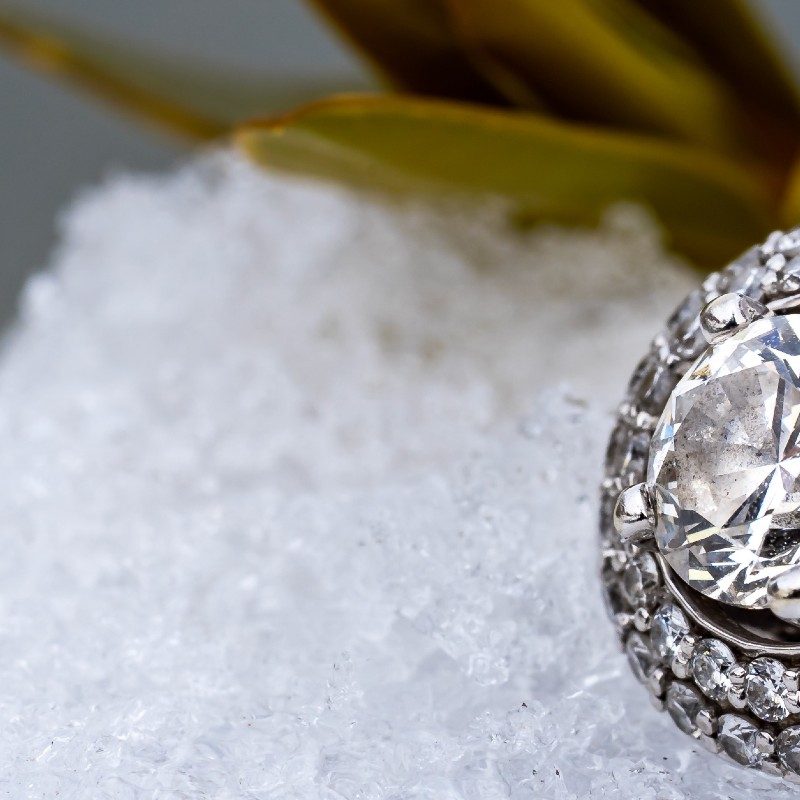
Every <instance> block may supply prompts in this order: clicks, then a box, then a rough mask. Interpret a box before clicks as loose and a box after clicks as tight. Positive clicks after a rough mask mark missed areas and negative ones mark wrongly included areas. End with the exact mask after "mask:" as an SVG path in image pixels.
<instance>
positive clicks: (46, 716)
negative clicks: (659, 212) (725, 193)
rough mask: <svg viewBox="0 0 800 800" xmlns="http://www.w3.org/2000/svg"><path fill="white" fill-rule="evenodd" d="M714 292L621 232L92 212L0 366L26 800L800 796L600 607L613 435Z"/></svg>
mask: <svg viewBox="0 0 800 800" xmlns="http://www.w3.org/2000/svg"><path fill="white" fill-rule="evenodd" d="M693 280H694V279H693V278H691V277H690V276H689V275H688V274H685V273H681V272H680V271H679V269H678V267H677V266H676V264H675V263H674V262H671V261H670V259H668V258H667V257H666V256H665V255H664V254H663V252H662V251H661V250H660V247H659V244H658V237H657V234H656V233H655V232H654V230H653V229H652V227H651V226H650V225H649V224H648V223H647V221H646V220H645V219H644V218H643V217H642V215H641V214H640V213H638V212H635V211H631V210H624V211H621V212H616V213H615V214H613V215H612V216H611V218H610V219H609V221H608V222H607V223H606V224H605V225H604V226H603V228H602V229H601V230H600V231H596V232H590V231H575V230H558V229H545V228H540V229H538V230H536V231H534V232H531V233H530V234H527V235H524V236H522V235H519V234H514V233H512V232H511V231H509V230H508V229H507V228H505V226H504V225H503V223H502V214H501V213H499V212H498V211H497V210H492V209H483V210H480V211H476V210H473V211H471V212H466V211H465V212H458V213H457V212H455V211H453V210H448V209H439V210H438V211H435V212H434V211H432V210H431V209H425V208H421V207H413V206H412V207H406V208H395V209H389V208H384V207H380V206H379V205H376V204H375V203H372V202H370V201H368V200H366V199H363V198H358V197H355V196H352V195H350V194H347V193H345V192H339V191H335V190H333V189H328V188H321V187H315V186H312V185H301V184H296V183H294V184H293V183H290V182H288V181H285V180H281V179H276V178H266V177H264V176H263V175H262V174H260V173H257V172H256V171H255V170H254V169H252V168H251V167H249V166H247V165H246V164H244V163H242V162H240V161H238V160H236V159H235V158H233V157H229V156H225V155H210V156H207V157H205V158H203V159H201V160H200V161H199V162H197V163H194V164H190V165H188V166H186V167H184V168H182V169H180V170H179V171H177V172H176V173H175V174H174V175H169V176H166V177H158V178H154V177H148V178H141V177H130V176H119V177H116V178H114V179H112V180H110V181H109V182H108V184H107V185H106V186H104V187H102V188H100V189H98V190H96V191H94V192H91V193H89V194H88V195H86V196H85V197H84V198H82V199H81V200H80V201H79V202H77V203H76V204H75V205H74V207H73V208H72V209H71V210H70V211H69V212H68V214H67V215H66V217H65V221H64V225H63V237H62V243H61V245H60V247H59V249H58V252H57V253H56V254H55V256H54V258H53V263H52V266H51V268H50V269H49V270H48V271H47V272H46V273H44V274H43V275H42V276H41V277H39V278H37V279H35V280H34V281H32V282H31V284H30V286H29V287H28V291H27V292H26V296H25V299H24V302H23V307H22V310H21V314H20V320H19V323H18V325H17V326H16V329H15V331H14V332H13V334H12V335H11V336H10V338H9V339H8V343H7V346H6V349H5V352H4V354H3V356H2V361H0V441H2V443H3V446H2V448H0V530H2V536H3V539H2V541H3V557H2V559H0V655H2V658H0V719H1V720H2V726H0V796H2V797H9V798H14V799H15V800H17V798H48V799H50V798H58V799H59V800H67V799H71V798H91V800H101V799H102V798H119V799H120V800H128V799H131V800H132V799H133V798H137V799H138V798H153V799H154V800H179V799H180V800H183V799H184V798H209V799H211V798H213V799H214V800H226V799H227V798H242V799H243V800H245V799H246V800H255V798H258V799H259V800H263V799H266V798H269V800H273V799H277V798H280V799H282V798H303V799H304V800H305V799H306V798H325V800H339V799H340V798H346V799H347V800H378V799H379V798H383V799H385V800H411V798H420V799H421V798H425V799H426V800H450V798H468V799H469V800H494V798H514V800H521V798H537V799H538V798H595V797H597V798H600V797H603V798H625V800H630V799H631V798H653V799H654V800H655V798H659V799H660V800H664V799H667V798H692V800H705V799H706V798H728V797H747V798H753V797H770V798H781V797H784V796H785V797H789V796H790V794H791V792H790V790H788V789H786V790H784V789H782V788H780V783H778V782H776V781H775V780H774V779H770V778H766V777H763V776H759V775H756V774H751V773H749V772H747V771H745V770H743V769H741V768H736V767H733V766H729V765H727V764H725V763H723V762H722V761H721V760H719V759H718V758H715V757H713V756H710V755H708V754H706V753H705V752H703V751H702V750H699V749H698V748H697V747H696V746H695V745H694V744H693V742H692V741H691V740H690V739H688V738H686V737H685V736H683V734H681V733H679V732H678V730H677V729H676V728H675V726H674V725H673V724H672V722H671V721H670V720H669V719H668V718H667V717H665V716H664V715H660V714H657V713H656V712H655V711H654V710H653V709H652V708H650V706H649V703H648V701H647V700H646V692H645V690H644V689H643V688H642V687H641V686H639V685H637V684H636V683H635V681H634V679H633V677H632V676H631V675H630V673H629V670H628V667H627V665H626V664H625V662H624V659H623V657H622V656H621V655H620V654H619V653H618V651H617V648H616V644H615V639H614V634H613V633H612V629H611V625H610V623H608V622H607V621H606V619H605V615H604V612H603V610H602V607H601V600H600V589H599V582H598V578H597V575H596V570H597V553H596V541H597V538H596V529H595V505H596V485H597V482H598V480H599V477H600V472H601V462H602V452H603V449H604V444H605V442H604V440H605V437H606V433H607V430H608V428H609V426H610V413H609V412H610V410H611V409H612V408H613V407H614V405H615V404H616V402H617V401H618V400H619V398H620V396H621V394H622V391H623V386H624V381H625V380H626V378H627V374H628V373H629V372H630V370H631V368H632V366H633V364H634V362H635V361H636V359H637V357H638V356H639V355H640V354H641V353H643V352H644V350H645V348H646V343H647V341H648V339H649V338H650V336H651V335H652V334H653V333H654V332H655V331H656V329H657V328H658V327H659V326H660V325H661V323H662V321H663V319H664V318H665V316H666V314H667V313H668V311H669V309H670V307H671V306H672V305H673V304H674V303H675V302H676V301H677V299H678V298H679V297H680V296H681V294H683V293H684V292H685V291H686V290H687V289H688V288H689V287H690V286H691V283H692V281H693ZM565 382H568V383H569V388H564V387H565Z"/></svg>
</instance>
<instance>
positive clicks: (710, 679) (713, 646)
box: [692, 639, 736, 703]
mask: <svg viewBox="0 0 800 800" xmlns="http://www.w3.org/2000/svg"><path fill="white" fill-rule="evenodd" d="M735 663H736V659H735V658H734V657H733V653H732V652H731V651H730V648H728V647H727V645H724V644H723V643H722V642H719V641H717V640H716V639H703V641H702V642H700V644H699V645H698V646H697V649H696V650H695V652H694V656H693V657H692V675H694V679H695V682H696V683H697V685H698V686H699V687H700V689H701V690H702V692H703V694H705V695H706V696H707V697H710V698H711V699H712V700H716V701H717V702H718V703H720V702H722V701H724V700H725V699H726V698H727V696H728V692H729V691H730V689H731V679H730V675H729V674H728V670H729V669H730V668H731V667H732V666H733V665H734V664H735Z"/></svg>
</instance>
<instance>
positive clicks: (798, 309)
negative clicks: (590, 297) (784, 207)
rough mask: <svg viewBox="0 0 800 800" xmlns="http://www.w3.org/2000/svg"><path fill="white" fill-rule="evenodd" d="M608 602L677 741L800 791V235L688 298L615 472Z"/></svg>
mask: <svg viewBox="0 0 800 800" xmlns="http://www.w3.org/2000/svg"><path fill="white" fill-rule="evenodd" d="M600 526H601V534H602V546H603V573H602V574H603V585H604V589H605V595H606V600H607V604H608V609H609V613H610V615H611V618H612V620H613V621H614V624H615V626H616V628H617V631H618V633H619V636H620V638H621V640H622V643H623V646H624V649H625V652H626V654H627V656H628V660H629V662H630V665H631V668H632V669H633V671H634V673H635V674H636V676H637V678H638V679H639V680H641V681H642V682H643V683H645V684H646V686H647V687H648V689H649V691H650V693H651V695H652V698H653V700H654V702H655V704H656V706H657V707H658V708H660V709H664V710H666V711H667V712H668V713H669V715H670V716H671V717H672V719H673V720H674V721H675V723H676V725H677V726H678V727H679V728H680V729H681V730H682V731H684V732H685V733H688V734H690V735H691V736H693V737H695V738H696V739H698V740H699V741H700V742H702V743H703V744H704V745H705V746H706V747H708V748H709V749H711V750H713V751H714V752H720V753H722V754H723V755H725V756H727V757H729V758H730V759H732V760H733V761H735V762H737V763H739V764H743V765H746V766H749V767H755V768H759V769H762V770H765V771H768V772H772V773H774V774H779V775H783V776H785V777H787V778H790V779H795V780H798V781H800V229H797V230H793V231H790V232H788V233H783V232H780V231H779V232H775V233H773V234H771V235H770V236H769V237H768V239H767V240H766V242H764V244H763V245H761V246H759V247H754V248H753V249H752V250H750V251H748V252H747V253H745V254H744V255H743V256H742V257H741V258H740V259H738V260H737V261H735V262H734V263H733V264H731V265H730V266H728V267H727V268H726V269H724V270H722V271H721V272H719V273H715V274H713V275H711V276H709V278H708V279H707V280H706V281H705V282H704V283H703V285H702V286H701V287H700V288H699V289H697V290H696V291H695V292H693V293H692V294H691V295H689V297H688V298H686V300H685V301H684V302H683V303H682V304H681V305H680V306H679V307H678V309H677V310H676V311H675V313H674V314H673V315H672V317H671V318H670V319H669V321H668V323H667V326H666V329H665V330H664V332H662V333H661V334H659V335H658V336H657V337H656V339H655V340H654V341H653V344H652V347H651V349H650V352H649V353H648V354H647V355H646V356H645V358H644V359H643V360H642V362H641V363H640V364H639V366H638V367H637V369H636V370H635V372H634V375H633V377H632V379H631V382H630V385H629V387H628V393H627V396H626V398H625V400H624V402H623V403H622V404H621V406H620V409H619V414H618V419H617V423H616V426H615V428H614V431H613V433H612V435H611V440H610V442H609V446H608V452H607V456H606V475H605V480H604V481H603V486H602V498H601V521H600Z"/></svg>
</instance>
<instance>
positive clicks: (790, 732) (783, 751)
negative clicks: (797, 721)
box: [775, 725, 800, 775]
mask: <svg viewBox="0 0 800 800" xmlns="http://www.w3.org/2000/svg"><path fill="white" fill-rule="evenodd" d="M775 752H776V753H777V754H778V758H779V759H780V761H781V764H783V766H784V767H786V769H788V770H789V771H790V772H794V773H795V775H800V725H794V726H793V727H791V728H786V730H785V731H783V732H782V733H781V735H780V736H778V738H777V739H776V740H775Z"/></svg>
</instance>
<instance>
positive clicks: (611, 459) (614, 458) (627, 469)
mask: <svg viewBox="0 0 800 800" xmlns="http://www.w3.org/2000/svg"><path fill="white" fill-rule="evenodd" d="M662 408H663V404H662ZM649 446H650V437H649V436H648V435H647V433H645V432H644V431H636V430H634V429H633V428H631V427H630V426H629V425H628V424H627V423H625V422H619V423H617V427H616V428H614V432H613V433H612V434H611V438H610V439H609V442H608V450H607V451H606V470H607V474H609V475H611V476H619V477H621V478H622V479H623V481H624V483H625V484H626V485H630V484H633V483H637V482H638V481H641V480H644V477H645V472H646V470H647V457H648V448H649Z"/></svg>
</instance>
